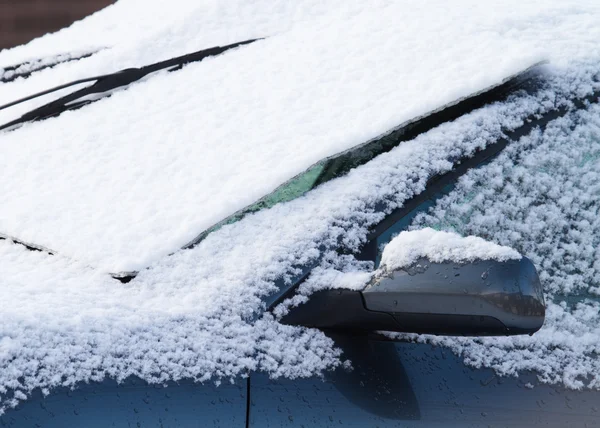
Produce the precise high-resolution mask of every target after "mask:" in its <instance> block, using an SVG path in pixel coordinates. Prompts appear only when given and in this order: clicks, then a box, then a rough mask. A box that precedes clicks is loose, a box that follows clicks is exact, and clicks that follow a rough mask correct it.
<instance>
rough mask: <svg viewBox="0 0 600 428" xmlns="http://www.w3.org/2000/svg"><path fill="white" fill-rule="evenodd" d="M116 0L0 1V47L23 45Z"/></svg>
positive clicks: (0, 48)
mask: <svg viewBox="0 0 600 428" xmlns="http://www.w3.org/2000/svg"><path fill="white" fill-rule="evenodd" d="M114 2H115V0H0V50H2V49H5V48H11V47H13V46H17V45H22V44H23V43H27V42H28V41H30V40H31V39H34V38H36V37H39V36H41V35H43V34H46V33H49V32H54V31H56V30H59V29H61V28H64V27H67V26H69V25H70V24H71V23H73V22H74V21H77V20H78V19H81V18H83V17H85V16H87V15H90V14H92V13H94V12H96V11H97V10H100V9H102V8H103V7H105V6H108V5H109V4H111V3H114Z"/></svg>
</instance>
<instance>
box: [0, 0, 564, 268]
mask: <svg viewBox="0 0 600 428" xmlns="http://www.w3.org/2000/svg"><path fill="white" fill-rule="evenodd" d="M269 10H270V9H269ZM342 10H343V11H344V12H333V11H332V10H328V11H327V12H323V14H322V16H319V17H318V19H317V18H315V19H313V20H310V21H309V22H305V23H304V24H303V25H297V26H296V27H294V28H292V29H291V30H289V31H286V32H282V33H279V34H275V35H271V37H268V38H267V39H265V40H262V41H259V42H256V43H254V44H252V45H247V46H243V47H240V48H238V49H235V50H233V51H230V52H226V53H225V54H223V55H221V56H218V57H214V58H209V59H206V60H204V61H202V62H201V63H195V64H191V65H189V66H187V67H185V68H184V69H183V70H181V71H179V72H176V73H163V74H160V75H158V76H155V77H153V78H150V79H148V80H146V81H144V82H139V83H137V84H133V85H132V86H131V87H130V88H129V89H128V90H124V91H120V92H118V93H116V94H114V95H113V96H112V97H111V98H110V99H104V100H101V101H99V102H97V103H95V104H92V105H90V106H87V107H85V108H83V109H80V110H77V111H73V112H67V113H65V114H63V115H61V116H59V117H58V118H54V119H50V120H46V121H44V122H40V123H34V124H30V125H28V126H26V127H24V128H22V129H19V130H16V131H13V132H6V133H3V135H2V140H3V142H2V149H3V156H2V158H1V159H0V171H1V172H0V180H2V182H3V183H4V185H3V186H2V188H1V189H0V198H1V199H2V200H3V201H6V204H5V205H4V206H3V209H2V210H1V211H0V232H1V233H3V234H5V235H6V236H11V237H14V238H16V239H19V240H23V241H27V242H32V243H34V244H36V245H39V246H43V247H46V248H49V249H51V250H53V251H55V252H58V253H61V254H63V255H66V256H69V257H73V258H77V259H78V260H80V261H82V262H85V263H87V264H89V265H91V266H94V267H97V268H99V269H102V270H103V271H107V272H114V273H116V272H121V271H135V270H139V269H143V268H145V267H147V266H149V265H151V264H152V262H154V261H156V260H158V259H159V258H160V257H163V256H166V255H168V254H170V253H172V252H173V251H176V250H177V249H178V248H181V247H182V246H183V245H185V244H186V243H188V242H189V241H191V240H192V239H193V238H194V237H196V236H197V235H198V234H200V233H201V232H203V231H204V230H206V229H208V228H209V227H211V226H212V225H214V224H215V223H217V222H219V221H221V220H222V219H224V218H225V217H227V216H230V215H232V214H234V213H235V212H236V211H238V210H240V209H242V208H244V207H246V206H248V205H250V204H252V203H253V202H255V201H257V200H258V199H260V198H262V197H263V196H265V195H266V194H268V193H270V192H272V191H273V190H274V189H276V188H277V187H278V186H279V185H280V184H282V183H283V182H285V181H286V180H289V179H290V178H292V177H294V176H295V175H297V174H299V173H301V172H303V171H305V170H306V169H307V168H309V167H310V166H311V165H313V164H314V163H315V162H317V161H319V160H321V159H323V158H325V157H327V156H331V155H335V154H336V153H340V152H342V151H344V150H346V149H348V148H351V147H354V146H356V145H358V144H360V143H363V142H364V141H366V140H368V139H371V138H373V137H376V136H378V135H380V134H382V133H383V132H386V131H387V130H389V129H391V128H393V127H394V126H397V125H399V124H401V123H403V122H405V121H407V120H410V119H413V118H415V117H418V116H420V115H423V114H425V113H427V112H430V111H432V110H435V109H438V108H440V107H442V106H444V105H446V104H448V103H451V102H454V101H456V100H457V99H459V98H461V97H464V96H467V95H469V94H472V93H474V92H477V91H479V90H482V89H485V88H487V87H489V86H491V85H494V84H497V83H499V82H501V81H502V80H503V79H504V78H506V77H508V76H511V75H513V74H515V73H517V72H518V71H520V70H523V69H525V68H527V67H529V66H530V65H532V64H534V63H536V62H538V61H539V60H540V59H542V58H544V55H545V52H546V46H543V49H542V47H540V46H535V45H534V44H533V43H532V42H531V41H530V40H528V39H527V38H525V39H524V40H520V39H519V37H518V36H517V35H515V36H514V37H513V35H511V34H509V35H507V34H504V33H501V32H494V31H490V26H492V27H491V28H494V25H500V24H502V22H503V21H502V20H499V19H497V18H496V17H495V15H494V16H492V15H490V12H489V11H487V9H484V10H481V13H482V14H483V15H482V17H481V19H480V20H473V21H472V22H471V21H469V22H465V23H463V24H462V25H460V26H456V25H452V22H453V21H452V20H453V19H455V18H456V13H457V12H456V11H454V12H452V11H450V10H446V11H445V12H447V13H443V14H442V13H440V16H439V19H436V20H429V19H428V20H425V21H424V22H421V21H422V20H421V21H419V20H417V19H416V18H417V15H416V14H417V13H424V12H423V10H422V8H416V9H415V10H413V8H412V7H410V8H409V7H407V6H406V5H405V4H397V3H388V2H385V1H381V2H375V3H373V4H370V5H369V8H368V10H362V11H360V13H350V12H352V11H354V12H357V10H356V7H354V9H352V8H350V12H346V9H342ZM486 11H487V12H486ZM258 12H260V13H258ZM256 13H257V15H256V16H255V17H254V18H255V19H259V18H261V17H262V16H263V15H264V14H265V13H266V11H265V10H259V11H257V12H256ZM507 13H508V12H507ZM398 17H403V18H402V20H401V22H399V21H398V20H399V18H398ZM565 19H567V21H568V16H567V18H565ZM191 22H193V19H190V21H189V22H187V23H186V24H185V25H184V26H182V27H181V28H173V29H171V30H170V34H169V38H165V36H164V35H163V34H158V35H155V37H156V38H152V37H150V36H148V37H149V38H148V40H146V41H144V42H139V43H138V44H136V45H135V46H129V44H127V43H126V44H125V45H122V46H120V47H119V48H118V49H117V48H115V49H114V50H110V49H105V50H103V51H101V52H99V53H97V54H96V55H94V56H92V57H91V58H88V59H83V60H80V61H75V62H73V63H68V64H63V65H61V66H58V67H55V69H53V70H47V71H44V72H41V73H39V78H36V79H37V80H35V81H34V80H33V79H34V77H35V76H32V77H31V78H29V79H26V80H23V81H22V82H15V83H14V84H9V85H4V86H5V87H6V90H5V91H3V92H2V94H3V96H8V95H10V94H11V93H14V92H15V91H17V90H18V91H19V92H20V93H19V95H20V96H22V95H24V94H23V92H22V91H23V90H24V88H25V87H27V88H30V89H31V90H33V86H34V82H38V83H35V85H36V89H41V87H38V86H37V85H41V84H40V83H39V82H40V81H43V82H44V84H45V85H48V79H49V77H48V76H49V75H53V76H55V75H58V74H59V73H62V74H64V75H65V76H69V79H71V78H75V77H81V75H82V74H83V71H82V70H85V75H90V74H98V73H100V72H105V71H107V70H106V69H107V68H108V67H109V66H110V67H111V68H112V69H113V70H114V68H116V67H115V65H116V64H118V65H119V68H120V67H125V66H129V65H132V63H133V62H134V61H135V63H136V64H137V63H139V62H144V61H145V62H149V61H156V60H159V59H165V58H168V57H171V56H172V55H174V54H179V53H181V52H180V49H177V50H174V49H171V47H172V46H173V45H175V44H176V43H177V40H180V39H181V40H189V39H190V38H191V37H192V35H191V33H190V31H191V24H190V23H191ZM249 22H250V21H249ZM195 24H196V25H195V26H194V27H193V28H195V29H196V33H198V31H199V30H197V29H198V28H203V27H202V26H199V25H197V24H198V23H197V22H196V23H195ZM228 24H229V22H228ZM249 27H250V24H249V23H247V24H246V27H243V28H247V29H248V31H247V32H246V33H243V31H242V29H238V31H237V37H236V39H234V40H232V36H231V35H230V34H229V35H228V36H227V37H224V36H219V37H216V36H215V37H213V38H206V39H204V38H202V43H203V44H204V45H203V46H200V47H206V44H208V43H209V42H210V44H209V45H208V46H210V45H214V44H223V43H230V42H233V41H239V40H240V39H246V38H248V37H256V36H263V35H264V34H256V29H255V28H253V29H252V31H250V29H249ZM267 27H268V26H267ZM209 28H211V27H209ZM224 28H231V27H230V26H228V27H224ZM499 28H502V27H499ZM203 31H208V30H203ZM220 31H221V33H219V34H221V35H222V34H223V32H224V30H223V29H221V30H220ZM244 31H245V30H244ZM201 35H202V33H199V34H194V37H200V36H201ZM561 37H562V36H561ZM158 39H160V40H161V43H158V41H157V40H158ZM431 46H435V47H436V48H435V49H431V48H430V47H431ZM151 48H152V49H151ZM290 52H293V55H291V54H290ZM125 58H127V60H125ZM415 58H418V61H415ZM99 64H102V66H100V65H99ZM486 64H487V66H486ZM68 70H70V72H68ZM366 70H368V72H365V71H366ZM44 76H45V78H44V79H42V77H44ZM403 82H410V83H406V84H405V83H403ZM17 83H19V85H17V86H13V85H16V84H17ZM56 83H61V81H54V82H53V84H56ZM0 88H2V87H1V86H0ZM13 95H15V96H16V93H14V94H13ZM191 95H193V96H191ZM150 100H152V102H149V101H150ZM34 104H35V103H34ZM30 107H31V106H29V107H27V108H30ZM25 108H26V106H19V108H17V109H14V110H13V109H10V111H9V112H2V113H5V114H2V113H0V115H1V116H0V118H4V117H5V118H6V120H8V119H10V118H13V117H14V115H15V114H16V113H17V112H18V111H19V110H20V109H23V110H24V109H25ZM15 110H16V111H15ZM166 115H168V116H166ZM165 117H168V120H166V119H165ZM41 135H43V138H39V136H41ZM65 159H67V160H68V161H67V162H65ZM22 171H27V173H26V174H24V173H22ZM115 171H118V174H116V173H115ZM65 207H68V209H67V210H65ZM90 242H93V243H94V245H90Z"/></svg>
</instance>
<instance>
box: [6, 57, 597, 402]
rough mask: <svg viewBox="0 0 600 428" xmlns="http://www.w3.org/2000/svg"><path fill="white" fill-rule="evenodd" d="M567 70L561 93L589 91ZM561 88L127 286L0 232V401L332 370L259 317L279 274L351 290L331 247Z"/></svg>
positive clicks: (424, 142)
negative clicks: (95, 388)
mask: <svg viewBox="0 0 600 428" xmlns="http://www.w3.org/2000/svg"><path fill="white" fill-rule="evenodd" d="M576 71H577V73H576V74H575V77H574V79H573V80H568V81H564V80H561V82H564V83H565V84H564V86H562V89H565V90H568V91H573V90H576V89H580V90H582V91H583V90H588V91H589V90H591V89H592V87H591V86H590V85H589V81H588V80H587V79H584V80H583V81H581V80H580V79H581V76H580V75H579V74H580V73H579V72H580V71H581V68H578V69H577V70H576ZM578 75H579V76H578ZM559 89H560V88H555V90H554V91H552V92H543V93H542V94H540V96H539V97H525V98H519V99H518V100H514V101H512V102H508V103H504V104H497V105H492V106H488V107H486V108H485V109H482V110H480V111H477V112H474V113H473V114H470V115H468V116H464V117H462V118H460V119H459V120H457V121H455V122H454V123H448V124H445V125H442V126H440V127H438V128H436V129H434V130H432V131H430V132H428V133H427V134H424V135H422V136H420V137H418V138H416V139H415V140H413V141H410V142H407V143H405V144H403V145H401V146H400V147H398V148H396V149H394V150H392V151H391V152H389V153H386V154H384V155H381V156H379V157H378V158H376V159H375V160H373V161H371V162H370V163H368V164H366V165H363V166H362V167H359V168H356V169H355V170H353V171H351V172H350V173H349V174H348V175H347V176H345V177H342V178H339V179H336V180H333V181H331V182H329V183H326V184H324V185H323V186H321V187H319V188H318V189H316V190H314V191H312V192H310V193H308V194H307V195H305V196H304V197H302V198H299V199H297V200H295V201H292V202H289V203H285V204H280V205H277V206H275V207H273V208H271V209H269V210H265V211H262V212H259V213H256V214H254V215H250V216H247V217H246V218H244V219H243V220H241V221H240V222H238V223H235V224H231V225H227V226H225V227H223V228H222V229H220V230H218V231H216V232H214V233H212V234H211V235H209V236H208V237H207V238H206V239H205V240H204V241H202V242H201V243H200V244H199V245H198V246H197V247H195V248H194V249H191V250H185V251H179V252H177V253H175V254H174V255H172V256H170V257H165V258H163V259H161V260H160V261H159V262H157V263H156V264H155V265H154V266H152V267H151V268H150V269H146V270H143V271H141V272H140V274H139V275H138V276H137V277H136V278H135V279H134V280H132V281H131V282H130V283H128V284H121V283H119V282H117V281H115V280H112V279H109V278H108V277H107V276H104V275H103V274H101V273H100V272H99V271H98V270H96V269H92V268H90V267H87V266H85V265H84V264H83V263H81V262H78V261H73V260H70V259H68V258H66V257H64V256H62V255H55V256H49V255H46V254H45V253H36V252H30V251H26V250H25V249H24V248H23V247H21V246H19V245H15V244H12V243H10V242H7V241H4V242H2V241H0V251H1V253H2V255H1V257H0V272H2V275H1V276H0V300H1V301H2V302H3V304H2V307H1V309H0V338H1V339H0V407H1V408H3V409H5V408H6V407H7V406H12V405H14V404H16V402H17V401H18V400H22V399H24V398H26V396H27V395H28V394H29V393H30V392H31V390H32V389H34V388H42V390H43V391H46V392H49V391H51V389H52V387H55V386H58V385H67V386H75V385H77V383H78V382H82V381H90V380H98V379H102V378H103V377H104V376H110V377H112V378H117V379H123V378H125V377H127V376H130V375H136V376H139V377H142V378H143V379H146V380H148V381H151V382H159V383H160V382H162V381H164V380H166V379H181V378H184V377H185V378H194V379H197V380H208V379H211V380H219V379H221V378H225V379H227V378H229V377H233V376H236V375H244V374H246V373H248V371H250V370H264V371H266V372H268V373H270V375H272V376H287V377H292V378H293V377H298V376H311V375H315V374H318V373H319V372H320V371H321V370H325V369H331V368H333V367H335V366H337V365H339V364H340V363H341V358H343V356H340V352H339V350H338V349H336V348H335V346H334V343H333V342H332V341H331V340H329V339H328V338H327V337H326V336H324V335H323V334H322V333H321V332H319V331H317V330H311V329H302V328H295V327H290V326H282V325H280V324H279V323H278V322H277V321H276V319H273V318H272V317H271V316H270V315H262V311H263V309H264V300H265V299H266V298H267V297H268V296H269V295H271V294H272V293H274V292H275V291H276V290H277V288H278V285H277V284H278V281H284V282H287V283H288V284H289V281H291V279H292V278H294V277H295V276H297V275H299V274H300V273H301V270H300V269H299V266H305V265H310V264H320V265H321V268H322V269H320V270H316V271H315V274H316V275H319V272H321V273H323V274H324V275H332V276H331V277H330V278H333V277H337V278H338V280H341V282H339V281H338V282H339V285H341V286H345V287H348V286H352V287H355V286H357V284H359V283H360V282H361V281H363V280H364V279H365V273H366V270H367V269H368V266H364V265H361V264H360V263H353V262H352V261H351V260H349V259H344V260H341V263H340V261H339V260H338V261H335V260H328V258H327V257H328V256H327V255H328V254H331V250H333V249H335V248H338V247H339V246H340V245H341V246H342V247H343V248H344V249H345V250H348V251H357V250H358V248H359V246H360V244H361V243H363V242H364V241H365V238H366V236H367V233H368V230H369V227H370V226H371V225H373V224H374V223H376V222H378V221H380V220H381V219H382V218H383V216H384V215H385V213H389V212H390V211H391V210H393V209H395V208H396V207H398V206H401V205H402V204H403V203H404V201H406V200H407V199H408V198H411V197H412V196H414V195H415V194H417V193H419V192H421V191H423V189H424V188H425V185H426V182H427V180H428V179H429V178H430V177H431V176H433V175H435V174H440V173H443V172H446V171H448V170H449V169H450V168H452V165H453V164H452V162H451V161H449V160H448V159H450V158H452V159H457V158H460V157H462V156H466V155H470V154H473V153H474V152H475V151H476V150H478V149H481V148H483V147H485V146H486V144H488V143H490V142H493V141H495V140H496V139H497V138H499V137H500V136H501V135H502V132H503V130H505V129H512V128H515V127H517V126H520V125H521V124H522V123H523V118H524V117H526V116H527V115H529V114H532V113H535V112H542V111H545V110H547V109H549V108H552V106H554V105H555V103H556V102H559V101H560V99H557V93H560V90H559ZM376 207H378V208H377V209H376ZM382 207H383V208H382ZM320 260H321V262H320ZM336 270H337V271H338V272H339V273H338V274H336V272H335V271H336ZM347 273H351V275H352V280H351V281H350V280H348V277H347V276H346V275H345V274H347ZM336 281H337V280H336ZM309 282H310V281H309ZM313 282H316V281H313ZM338 282H336V284H337V283H338Z"/></svg>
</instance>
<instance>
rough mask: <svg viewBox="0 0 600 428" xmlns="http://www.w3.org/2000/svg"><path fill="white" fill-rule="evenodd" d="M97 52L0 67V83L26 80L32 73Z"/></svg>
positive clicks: (59, 56) (87, 56)
mask: <svg viewBox="0 0 600 428" xmlns="http://www.w3.org/2000/svg"><path fill="white" fill-rule="evenodd" d="M96 52H97V51H94V52H88V53H84V54H81V55H77V56H71V55H58V56H57V57H55V58H52V59H47V58H42V59H37V60H32V61H26V62H22V63H20V64H17V65H9V66H6V67H0V83H10V82H13V81H15V80H17V79H18V78H23V79H26V78H28V77H29V76H31V75H32V74H33V73H35V72H37V71H41V70H45V69H47V68H52V67H55V66H57V65H59V64H64V63H67V62H71V61H78V60H80V59H84V58H89V57H91V56H92V55H94V54H95V53H96Z"/></svg>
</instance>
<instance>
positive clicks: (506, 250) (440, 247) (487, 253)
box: [381, 227, 521, 271]
mask: <svg viewBox="0 0 600 428" xmlns="http://www.w3.org/2000/svg"><path fill="white" fill-rule="evenodd" d="M423 257H425V258H427V259H429V260H430V261H431V262H434V263H442V262H446V261H452V262H456V263H467V262H471V261H473V260H476V259H480V260H499V261H506V260H511V259H520V258H521V255H520V254H519V253H518V252H517V251H515V250H513V249H512V248H510V247H505V246H501V245H498V244H495V243H493V242H489V241H486V240H485V239H481V238H479V237H477V236H466V237H462V236H460V235H458V234H456V233H452V232H441V231H436V230H434V229H432V228H430V227H426V228H424V229H420V230H412V231H405V232H401V233H399V234H398V236H396V237H395V238H394V239H392V240H391V241H390V242H389V243H388V244H387V245H386V246H385V248H384V250H383V253H382V255H381V264H382V265H383V266H385V268H386V269H388V270H390V271H393V270H396V269H402V268H405V267H408V266H410V265H412V264H414V263H415V262H416V261H417V260H418V259H420V258H423Z"/></svg>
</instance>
